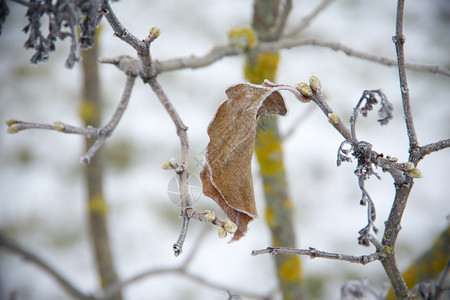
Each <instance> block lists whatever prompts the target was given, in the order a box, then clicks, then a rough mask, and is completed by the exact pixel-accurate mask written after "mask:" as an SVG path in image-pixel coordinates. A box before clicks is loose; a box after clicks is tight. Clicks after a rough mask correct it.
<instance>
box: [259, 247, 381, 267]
mask: <svg viewBox="0 0 450 300" xmlns="http://www.w3.org/2000/svg"><path fill="white" fill-rule="evenodd" d="M260 254H272V255H277V254H297V255H305V256H309V257H310V258H316V257H320V258H326V259H333V260H342V261H347V262H351V263H357V264H362V265H365V264H368V263H371V262H373V261H376V260H379V259H380V254H379V253H378V252H376V253H372V254H370V255H362V256H354V255H346V254H338V253H331V252H324V251H320V250H317V249H315V248H311V247H310V248H309V249H295V248H284V247H267V248H266V249H262V250H253V251H252V255H253V256H256V255H260Z"/></svg>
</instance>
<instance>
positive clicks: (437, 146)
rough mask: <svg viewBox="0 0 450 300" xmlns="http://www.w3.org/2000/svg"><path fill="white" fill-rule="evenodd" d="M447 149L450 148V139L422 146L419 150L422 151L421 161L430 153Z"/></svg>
mask: <svg viewBox="0 0 450 300" xmlns="http://www.w3.org/2000/svg"><path fill="white" fill-rule="evenodd" d="M446 148H450V139H447V140H442V141H439V142H435V143H431V144H428V145H425V146H422V147H420V148H419V149H420V154H419V155H420V156H419V159H422V158H424V157H425V156H427V155H428V154H430V153H433V152H437V151H440V150H443V149H446Z"/></svg>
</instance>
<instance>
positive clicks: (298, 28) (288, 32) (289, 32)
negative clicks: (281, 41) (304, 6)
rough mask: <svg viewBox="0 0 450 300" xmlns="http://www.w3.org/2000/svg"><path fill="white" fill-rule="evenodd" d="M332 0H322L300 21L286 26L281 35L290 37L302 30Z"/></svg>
mask: <svg viewBox="0 0 450 300" xmlns="http://www.w3.org/2000/svg"><path fill="white" fill-rule="evenodd" d="M333 1H334V0H322V2H320V3H319V5H317V6H316V7H315V8H314V10H313V11H312V12H311V13H310V14H309V15H307V16H305V17H304V18H302V19H301V20H300V23H299V24H297V25H296V26H294V27H292V28H288V29H286V30H285V32H284V34H283V37H285V38H292V37H293V36H295V35H297V34H299V33H300V32H302V31H303V30H304V29H305V28H306V27H308V26H309V25H310V24H311V21H312V20H314V19H315V18H316V17H317V16H318V15H319V14H320V13H321V12H323V11H324V10H325V9H326V8H327V7H328V5H330V4H331V2H333Z"/></svg>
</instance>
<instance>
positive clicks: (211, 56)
mask: <svg viewBox="0 0 450 300" xmlns="http://www.w3.org/2000/svg"><path fill="white" fill-rule="evenodd" d="M301 46H318V47H324V48H329V49H332V50H334V51H338V52H339V51H341V52H344V53H345V54H346V55H348V56H351V57H356V58H360V59H363V60H368V61H372V62H375V63H379V64H382V65H386V66H397V61H396V60H395V59H391V58H387V57H383V56H378V55H373V54H370V53H366V52H362V51H358V50H354V49H352V48H350V47H347V46H344V45H342V44H341V43H337V42H326V41H320V40H317V39H306V40H305V39H298V40H296V39H283V40H280V41H276V42H265V43H260V44H258V45H255V46H254V48H252V51H259V52H271V51H277V50H281V49H291V48H295V47H301ZM240 54H242V50H240V49H238V47H236V46H235V45H223V46H215V47H214V48H213V49H212V50H211V51H209V52H208V53H207V54H205V55H203V56H193V55H191V56H187V57H181V58H175V59H169V60H163V61H158V60H155V61H154V65H155V69H156V71H157V72H158V73H163V72H169V71H175V70H181V69H196V68H201V67H205V66H209V65H211V64H213V63H215V62H216V61H219V60H220V59H222V58H224V57H227V56H236V55H240ZM405 67H406V68H408V69H410V70H414V71H419V72H429V73H433V74H440V75H444V76H446V77H450V71H449V70H447V69H445V68H442V67H441V66H439V65H427V64H418V63H406V64H405Z"/></svg>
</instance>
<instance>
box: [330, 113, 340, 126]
mask: <svg viewBox="0 0 450 300" xmlns="http://www.w3.org/2000/svg"><path fill="white" fill-rule="evenodd" d="M340 121H341V118H340V117H339V115H338V114H337V113H334V112H333V113H329V114H328V122H330V123H331V124H333V125H335V124H337V123H339V122H340Z"/></svg>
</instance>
